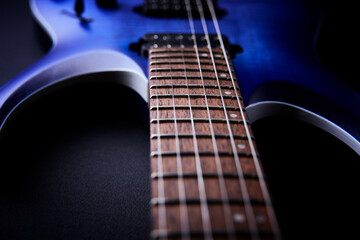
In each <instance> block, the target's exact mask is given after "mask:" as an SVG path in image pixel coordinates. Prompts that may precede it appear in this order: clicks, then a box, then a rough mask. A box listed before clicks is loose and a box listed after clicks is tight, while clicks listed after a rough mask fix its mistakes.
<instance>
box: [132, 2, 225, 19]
mask: <svg viewBox="0 0 360 240" xmlns="http://www.w3.org/2000/svg"><path fill="white" fill-rule="evenodd" d="M189 2H190V6H191V12H192V16H193V18H200V14H199V9H198V6H197V1H191V0H189ZM212 2H213V6H214V11H215V13H216V16H217V18H221V17H223V16H224V15H225V14H226V11H225V10H223V9H219V7H218V4H217V1H216V0H213V1H212ZM201 5H202V6H203V10H204V15H205V18H211V13H210V10H209V7H208V6H207V1H206V0H201ZM134 10H135V12H138V13H140V14H142V15H144V16H149V17H159V18H161V17H166V18H187V17H188V12H187V8H186V1H185V0H161V1H159V0H145V1H144V4H143V5H141V6H138V7H136V8H135V9H134Z"/></svg>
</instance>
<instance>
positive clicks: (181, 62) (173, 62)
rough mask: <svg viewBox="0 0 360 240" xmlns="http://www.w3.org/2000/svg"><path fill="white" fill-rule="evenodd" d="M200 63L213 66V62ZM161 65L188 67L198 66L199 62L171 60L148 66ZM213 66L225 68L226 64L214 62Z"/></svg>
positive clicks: (151, 63) (153, 62)
mask: <svg viewBox="0 0 360 240" xmlns="http://www.w3.org/2000/svg"><path fill="white" fill-rule="evenodd" d="M200 63H201V65H209V66H213V64H214V63H213V62H211V61H201V62H200ZM163 64H166V65H178V64H189V65H198V64H199V62H198V61H195V60H194V61H189V60H178V61H174V60H172V61H170V60H169V61H161V60H160V61H150V66H152V65H163ZM215 64H216V66H225V67H226V66H227V64H226V63H224V62H219V61H218V62H215Z"/></svg>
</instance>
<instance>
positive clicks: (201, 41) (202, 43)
mask: <svg viewBox="0 0 360 240" xmlns="http://www.w3.org/2000/svg"><path fill="white" fill-rule="evenodd" d="M221 37H222V39H223V43H224V46H225V49H226V50H228V51H229V54H230V57H232V58H233V57H235V55H236V54H237V53H241V52H242V51H243V49H242V48H241V47H240V46H238V45H231V44H230V42H229V40H228V38H227V37H226V36H221ZM195 38H196V45H197V46H198V47H207V46H208V42H207V39H206V36H205V35H204V34H196V35H195ZM209 40H210V44H211V47H212V48H218V47H220V41H219V38H218V36H217V35H216V34H210V35H209ZM154 46H155V47H166V46H171V47H180V46H184V47H193V46H194V37H193V35H192V34H163V33H162V34H154V33H152V34H146V35H145V36H144V37H142V38H141V39H140V40H139V41H138V42H136V43H132V44H131V45H130V49H131V50H132V51H136V52H138V53H139V55H140V56H143V57H148V52H149V49H150V48H151V47H154Z"/></svg>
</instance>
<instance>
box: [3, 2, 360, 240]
mask: <svg viewBox="0 0 360 240" xmlns="http://www.w3.org/2000/svg"><path fill="white" fill-rule="evenodd" d="M30 6H31V10H32V13H33V15H34V16H35V19H36V20H37V21H38V23H39V25H41V26H42V27H43V29H44V30H45V31H46V32H47V34H48V35H49V36H50V38H51V41H52V47H51V49H50V50H49V52H48V53H47V55H45V56H44V57H43V58H42V59H40V60H39V61H37V62H36V63H34V64H33V65H32V66H30V67H29V68H28V69H27V70H25V71H24V72H22V73H21V74H19V75H18V76H16V77H15V78H14V79H12V80H10V81H8V82H7V83H6V84H4V85H3V86H2V87H1V88H0V127H1V128H0V130H1V131H3V130H4V129H6V126H7V124H10V123H11V120H12V119H14V118H16V113H17V112H19V111H20V110H22V109H24V108H25V107H26V106H27V104H29V103H31V102H32V101H34V100H36V99H38V98H39V97H41V96H42V95H43V94H44V93H51V92H52V91H54V90H55V89H58V88H62V87H64V86H67V85H69V84H70V85H71V84H74V85H76V84H77V83H81V82H83V81H89V80H90V81H93V80H95V81H98V80H99V79H102V80H103V79H104V77H106V81H111V82H115V83H119V84H121V85H124V86H126V87H129V88H131V89H132V90H134V91H135V92H137V94H138V95H139V96H141V98H142V99H144V100H145V101H148V102H149V110H150V143H151V149H150V156H151V181H152V182H151V184H152V193H151V202H150V203H151V204H150V205H151V211H152V218H151V219H152V223H153V224H152V232H151V235H150V237H151V238H153V239H180V238H181V239H224V238H226V239H281V233H280V229H279V226H278V223H277V220H276V217H275V213H274V211H273V207H272V202H271V199H270V195H269V193H268V190H267V187H266V178H265V176H264V175H263V172H262V168H263V167H262V165H261V162H259V160H260V154H259V153H258V149H257V146H256V142H255V140H254V136H253V132H252V129H251V126H250V122H255V121H257V120H259V119H263V118H266V117H269V116H281V117H291V118H297V119H300V120H302V121H305V122H307V123H310V124H311V125H313V126H315V127H318V128H320V129H323V130H325V131H327V132H329V133H330V134H332V135H333V136H335V137H336V138H338V139H339V140H341V141H342V142H344V143H345V144H346V145H348V146H349V147H350V148H351V149H353V150H354V151H355V152H356V153H357V154H360V143H359V140H360V130H359V128H358V126H359V123H360V104H358V103H359V102H360V94H359V93H358V92H356V91H355V90H353V89H352V88H350V87H349V86H347V85H346V84H345V83H343V82H341V81H340V80H338V79H337V78H336V77H334V76H333V75H331V74H330V73H329V72H328V71H327V69H325V68H324V66H323V65H322V64H321V63H320V62H319V60H318V59H317V57H316V55H315V54H314V52H313V48H314V41H315V40H314V39H315V36H316V35H317V31H318V28H319V25H318V24H319V22H320V21H321V12H320V11H319V9H318V6H317V5H316V4H314V3H310V1H308V2H305V3H304V2H303V1H293V2H291V3H288V1H283V0H278V1H271V2H269V1H237V0H226V1H225V0H224V1H200V0H199V1H190V0H189V1H187V0H185V1H175V0H174V1H151V0H149V1H141V0H136V1H101V0H98V1H73V0H62V1H45V0H43V1H42V0H31V1H30ZM309 10H310V11H309ZM284 13H286V14H284ZM99 76H100V77H99ZM174 126H175V128H174ZM177 128H178V130H176V129H177ZM195 132H196V134H195ZM189 142H193V143H192V144H193V145H192V144H189ZM209 146H213V147H209ZM215 146H218V147H215ZM205 159H207V160H206V161H207V162H206V163H205ZM212 161H213V162H212ZM232 161H233V162H232ZM251 161H253V163H252V162H251ZM250 162H251V163H250ZM182 164H186V165H182ZM174 166H176V167H175V169H177V170H175V171H174ZM179 169H181V171H179ZM200 176H201V177H200ZM194 179H196V180H197V181H196V183H195V184H194V185H196V189H197V190H194V191H192V192H189V191H190V189H193V185H191V187H189V186H190V185H189V184H190V182H192V181H193V180H194ZM234 180H236V181H234ZM175 186H176V187H175ZM224 188H225V189H227V190H223V189H224ZM161 189H164V190H161ZM254 189H255V190H254ZM174 192H176V193H174ZM194 192H197V193H194ZM239 206H240V207H239ZM221 209H222V210H221ZM222 211H223V212H222ZM184 212H185V213H184ZM206 212H208V214H206ZM220 212H222V213H220ZM184 219H185V220H184ZM214 219H216V220H217V221H214Z"/></svg>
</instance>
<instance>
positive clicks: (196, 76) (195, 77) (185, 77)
mask: <svg viewBox="0 0 360 240" xmlns="http://www.w3.org/2000/svg"><path fill="white" fill-rule="evenodd" d="M172 77H173V79H174V78H179V79H200V80H201V78H200V76H198V75H188V76H184V75H178V76H172ZM153 78H155V77H154V76H150V79H149V80H152V79H153ZM156 78H157V79H169V76H156ZM203 78H204V79H208V80H217V78H216V77H212V76H203ZM218 78H219V79H221V80H222V81H224V80H229V81H231V80H232V79H231V78H229V77H218ZM234 80H236V79H234Z"/></svg>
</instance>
